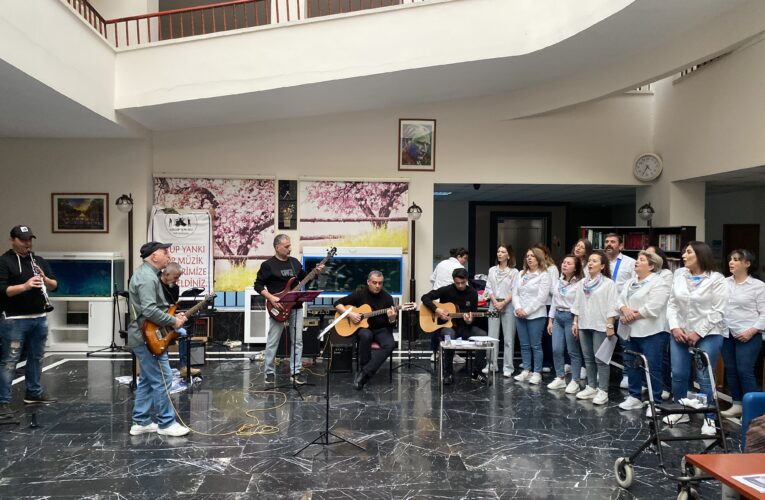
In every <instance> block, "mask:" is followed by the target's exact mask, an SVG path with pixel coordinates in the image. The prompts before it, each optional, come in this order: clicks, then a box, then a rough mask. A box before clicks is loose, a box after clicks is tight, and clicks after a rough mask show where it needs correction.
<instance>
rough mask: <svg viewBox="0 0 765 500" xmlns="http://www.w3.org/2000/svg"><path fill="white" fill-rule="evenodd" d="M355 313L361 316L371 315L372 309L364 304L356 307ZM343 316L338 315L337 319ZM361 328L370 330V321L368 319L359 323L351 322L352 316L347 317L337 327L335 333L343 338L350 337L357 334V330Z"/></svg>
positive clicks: (336, 315)
mask: <svg viewBox="0 0 765 500" xmlns="http://www.w3.org/2000/svg"><path fill="white" fill-rule="evenodd" d="M353 312H357V313H359V314H364V313H370V312H372V307H371V306H368V305H366V304H364V305H363V306H359V307H354V308H353ZM341 314H342V313H336V314H335V319H337V318H338V317H339V316H340V315H341ZM359 328H369V320H368V319H367V318H366V317H364V318H362V320H361V321H359V322H358V323H354V322H352V321H351V317H350V316H346V317H345V318H343V320H342V321H341V322H340V323H338V324H336V325H335V331H336V332H337V334H338V335H340V336H341V337H350V336H351V335H353V334H354V333H356V330H358V329H359Z"/></svg>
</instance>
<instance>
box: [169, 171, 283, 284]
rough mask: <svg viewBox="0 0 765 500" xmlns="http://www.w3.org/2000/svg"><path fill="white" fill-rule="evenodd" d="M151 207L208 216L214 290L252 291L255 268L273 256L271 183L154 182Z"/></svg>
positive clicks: (171, 179)
mask: <svg viewBox="0 0 765 500" xmlns="http://www.w3.org/2000/svg"><path fill="white" fill-rule="evenodd" d="M154 204H155V205H160V206H163V207H167V208H179V209H180V208H183V209H207V210H210V211H211V213H212V214H213V260H214V261H215V290H217V291H222V292H225V291H239V292H240V291H242V290H244V289H245V287H248V286H252V283H253V281H254V280H255V275H256V274H257V272H258V268H259V267H260V263H261V262H262V261H263V260H265V259H267V258H269V257H270V256H271V255H272V254H273V237H274V223H275V218H274V210H275V206H276V193H275V182H274V180H272V179H214V178H193V177H192V178H180V177H155V178H154Z"/></svg>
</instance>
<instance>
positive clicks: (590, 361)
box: [579, 330, 611, 392]
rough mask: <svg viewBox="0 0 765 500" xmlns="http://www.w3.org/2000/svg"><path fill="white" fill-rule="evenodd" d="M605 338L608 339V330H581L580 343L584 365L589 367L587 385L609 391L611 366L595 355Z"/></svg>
mask: <svg viewBox="0 0 765 500" xmlns="http://www.w3.org/2000/svg"><path fill="white" fill-rule="evenodd" d="M604 340H606V332H599V331H597V330H579V345H580V346H581V347H582V357H583V358H584V366H585V367H587V385H588V386H590V387H592V388H593V389H601V390H603V391H606V392H608V379H609V378H610V376H611V368H610V367H609V366H608V365H607V364H605V363H604V362H602V361H601V360H599V359H597V358H596V357H595V353H596V352H598V349H599V348H600V344H602V343H603V341H604Z"/></svg>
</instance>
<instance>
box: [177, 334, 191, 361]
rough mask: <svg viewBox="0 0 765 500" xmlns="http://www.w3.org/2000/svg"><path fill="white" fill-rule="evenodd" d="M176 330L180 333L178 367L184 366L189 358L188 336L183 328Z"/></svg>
mask: <svg viewBox="0 0 765 500" xmlns="http://www.w3.org/2000/svg"><path fill="white" fill-rule="evenodd" d="M176 331H177V332H178V333H179V334H180V335H181V337H180V338H179V339H178V368H185V367H186V364H187V362H188V358H189V356H188V353H189V337H188V334H187V333H186V329H185V328H179V329H178V330H176Z"/></svg>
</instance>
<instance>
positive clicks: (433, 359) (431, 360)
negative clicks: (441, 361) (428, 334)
mask: <svg viewBox="0 0 765 500" xmlns="http://www.w3.org/2000/svg"><path fill="white" fill-rule="evenodd" d="M430 362H431V363H435V362H436V353H433V354H431V355H430Z"/></svg>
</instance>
